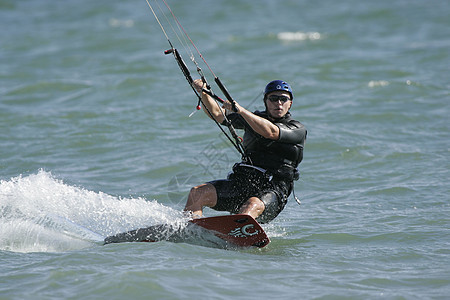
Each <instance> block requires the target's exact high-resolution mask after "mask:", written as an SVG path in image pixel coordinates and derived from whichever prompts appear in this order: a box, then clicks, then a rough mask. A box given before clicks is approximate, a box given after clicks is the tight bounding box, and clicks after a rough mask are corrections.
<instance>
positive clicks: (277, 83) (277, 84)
mask: <svg viewBox="0 0 450 300" xmlns="http://www.w3.org/2000/svg"><path fill="white" fill-rule="evenodd" d="M275 91H286V92H288V93H289V94H290V95H291V100H293V99H294V93H292V89H291V86H290V85H289V84H288V83H287V82H286V81H283V80H274V81H271V82H269V83H268V84H267V85H266V89H265V90H264V99H266V96H267V94H269V93H271V92H275Z"/></svg>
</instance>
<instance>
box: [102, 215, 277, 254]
mask: <svg viewBox="0 0 450 300" xmlns="http://www.w3.org/2000/svg"><path fill="white" fill-rule="evenodd" d="M164 240H165V241H171V242H188V243H194V244H202V243H200V241H203V242H205V241H207V242H208V243H212V244H214V245H216V246H220V247H224V248H230V247H258V248H262V247H265V246H267V244H269V242H270V240H269V238H268V237H267V234H266V233H265V232H264V230H263V229H262V227H261V225H259V223H258V222H257V221H256V220H255V219H254V218H253V217H251V216H249V215H245V214H237V215H224V216H215V217H208V218H198V219H193V220H190V221H188V222H187V224H159V225H154V226H150V227H145V228H139V229H136V230H131V231H127V232H122V233H119V234H116V235H112V236H109V237H107V238H106V239H105V240H104V244H111V243H126V242H158V241H164Z"/></svg>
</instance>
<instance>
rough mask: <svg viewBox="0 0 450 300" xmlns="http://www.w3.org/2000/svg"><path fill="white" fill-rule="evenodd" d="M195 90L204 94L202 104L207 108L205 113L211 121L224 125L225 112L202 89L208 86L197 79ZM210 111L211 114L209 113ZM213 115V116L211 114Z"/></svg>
mask: <svg viewBox="0 0 450 300" xmlns="http://www.w3.org/2000/svg"><path fill="white" fill-rule="evenodd" d="M193 86H194V88H195V89H196V90H197V91H198V92H199V93H201V94H202V103H203V105H204V106H205V107H204V109H203V111H204V112H205V114H206V115H207V116H208V117H209V118H210V119H213V120H214V119H215V120H216V121H217V122H219V124H222V122H223V120H224V117H223V115H224V114H225V110H224V109H223V108H221V107H220V106H219V105H217V102H216V100H214V99H213V98H212V97H211V96H209V95H208V94H206V93H204V92H202V89H203V88H204V87H205V86H206V85H205V84H204V83H203V81H201V79H196V80H194V82H193ZM208 111H209V113H208ZM210 113H211V114H210Z"/></svg>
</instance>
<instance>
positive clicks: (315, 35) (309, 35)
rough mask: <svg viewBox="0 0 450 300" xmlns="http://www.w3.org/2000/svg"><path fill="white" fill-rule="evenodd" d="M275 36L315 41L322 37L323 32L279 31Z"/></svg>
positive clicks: (292, 39) (284, 39)
mask: <svg viewBox="0 0 450 300" xmlns="http://www.w3.org/2000/svg"><path fill="white" fill-rule="evenodd" d="M277 38H278V39H279V40H283V41H306V40H310V41H315V40H320V39H322V38H323V34H320V33H319V32H300V31H297V32H280V33H278V34H277Z"/></svg>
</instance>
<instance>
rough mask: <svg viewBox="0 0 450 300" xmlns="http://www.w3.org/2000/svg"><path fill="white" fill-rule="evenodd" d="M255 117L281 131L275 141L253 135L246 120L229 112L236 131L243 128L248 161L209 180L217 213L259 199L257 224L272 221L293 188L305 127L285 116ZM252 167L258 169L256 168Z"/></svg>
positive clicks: (287, 115) (263, 115) (259, 113)
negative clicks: (228, 172)
mask: <svg viewBox="0 0 450 300" xmlns="http://www.w3.org/2000/svg"><path fill="white" fill-rule="evenodd" d="M254 114H255V115H257V116H260V117H262V118H265V119H267V120H269V121H271V122H273V123H274V124H275V125H276V126H278V128H280V137H279V139H278V140H276V141H274V140H269V139H266V138H264V137H262V136H261V135H260V134H258V133H256V132H255V131H254V130H253V129H252V128H251V127H250V125H249V124H248V123H247V122H246V121H245V119H244V118H243V117H242V116H241V115H239V114H237V113H231V114H229V115H228V116H227V117H228V119H229V121H230V122H231V124H232V125H233V126H234V127H235V128H236V129H244V130H245V134H244V143H243V146H244V149H245V152H246V154H247V155H248V157H249V158H250V161H243V162H242V163H241V164H236V165H235V166H234V167H233V172H232V173H230V175H229V176H228V178H227V179H220V180H214V181H210V182H209V183H210V184H212V185H214V187H215V189H216V192H217V204H216V205H215V206H214V207H212V208H213V209H215V210H219V211H229V212H231V213H238V212H239V209H240V207H241V206H242V205H243V203H244V202H245V201H247V200H248V199H249V198H250V197H258V198H259V199H260V200H261V201H262V202H263V203H264V205H265V208H264V212H263V213H262V214H261V215H260V216H259V217H258V218H257V221H258V222H260V223H266V222H269V221H271V220H273V219H274V218H275V217H276V216H277V215H278V214H279V213H280V212H281V211H282V210H283V208H284V206H285V205H286V203H287V198H288V196H289V194H290V193H291V191H292V189H293V180H296V179H297V178H298V176H295V175H296V174H297V175H298V171H297V169H296V168H297V166H298V164H299V163H300V162H301V161H302V159H303V146H304V144H305V139H306V128H305V127H304V126H303V125H302V124H301V123H300V122H298V121H296V120H293V119H292V118H291V115H290V114H289V113H288V114H286V115H285V116H284V117H283V118H280V119H277V120H273V119H271V118H269V116H268V115H267V112H260V111H256V112H254ZM253 167H258V168H257V169H255V168H253Z"/></svg>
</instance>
